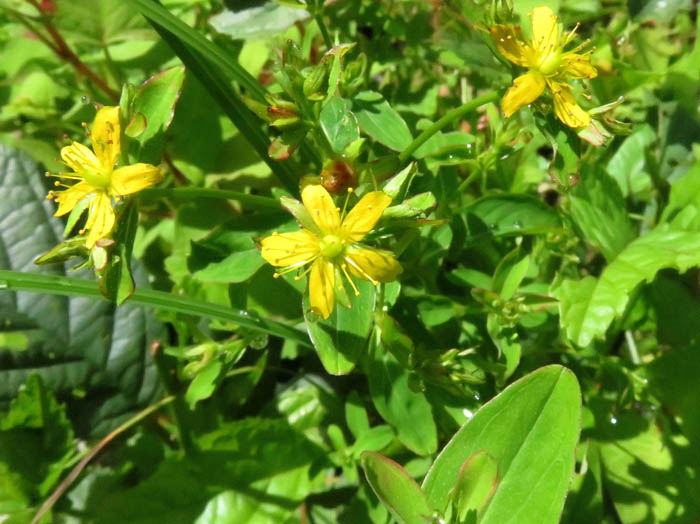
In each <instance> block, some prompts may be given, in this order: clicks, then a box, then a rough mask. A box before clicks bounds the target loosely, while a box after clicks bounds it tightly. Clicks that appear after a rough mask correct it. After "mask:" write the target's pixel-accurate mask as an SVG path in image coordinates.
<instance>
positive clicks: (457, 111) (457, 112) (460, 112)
mask: <svg viewBox="0 0 700 524" xmlns="http://www.w3.org/2000/svg"><path fill="white" fill-rule="evenodd" d="M499 96H501V95H500V93H498V92H497V91H492V92H491V93H486V94H485V95H481V96H478V97H476V98H475V99H473V100H470V101H469V102H467V103H466V104H462V105H461V106H459V107H456V108H454V109H453V110H452V111H449V112H448V113H446V114H445V116H443V117H442V118H441V119H440V120H438V121H437V122H435V123H434V124H433V125H431V126H430V127H429V128H428V129H426V130H425V131H423V132H422V133H421V134H420V135H418V136H417V137H416V138H415V139H414V140H413V142H411V143H410V144H408V147H407V148H406V149H404V150H403V151H402V152H401V154H399V160H400V161H401V163H405V162H406V161H407V160H408V159H409V158H411V155H413V153H415V151H416V149H418V148H419V147H420V146H422V145H423V144H424V143H425V142H427V141H428V139H429V138H430V137H431V136H433V135H434V134H435V133H437V132H438V131H440V130H441V129H442V128H443V127H445V126H447V125H449V124H451V123H452V122H454V121H455V120H457V119H458V118H460V117H462V116H464V115H466V114H467V113H470V112H472V111H474V110H475V109H476V108H478V107H479V106H482V105H484V104H488V103H489V102H495V101H496V100H498V97H499Z"/></svg>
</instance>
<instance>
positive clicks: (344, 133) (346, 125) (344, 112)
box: [319, 95, 360, 153]
mask: <svg viewBox="0 0 700 524" xmlns="http://www.w3.org/2000/svg"><path fill="white" fill-rule="evenodd" d="M319 120H320V123H321V129H323V133H324V134H325V135H326V138H327V139H328V142H329V143H330V145H331V147H332V148H333V151H335V152H336V153H341V152H342V151H343V150H344V149H345V148H346V147H347V146H348V145H350V143H351V142H353V141H355V140H357V139H358V138H360V130H359V129H358V124H357V117H356V116H355V114H354V113H352V112H351V111H350V110H349V109H348V106H347V103H346V102H345V100H343V99H342V98H340V97H339V96H337V95H336V96H334V97H333V98H331V99H330V100H329V101H328V103H327V104H326V105H325V106H324V108H323V109H322V110H321V115H320V117H319Z"/></svg>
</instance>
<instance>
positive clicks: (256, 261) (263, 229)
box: [187, 213, 294, 283]
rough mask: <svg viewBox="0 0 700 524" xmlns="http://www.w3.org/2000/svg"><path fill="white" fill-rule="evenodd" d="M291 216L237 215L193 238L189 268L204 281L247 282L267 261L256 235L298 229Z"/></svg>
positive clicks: (263, 235)
mask: <svg viewBox="0 0 700 524" xmlns="http://www.w3.org/2000/svg"><path fill="white" fill-rule="evenodd" d="M289 219H290V217H289V215H287V214H286V213H259V214H256V215H246V216H236V217H234V218H232V219H231V220H229V221H228V222H226V223H224V224H222V225H221V226H220V227H218V228H216V229H215V230H214V231H212V232H211V234H209V235H207V236H206V237H205V238H203V239H201V240H196V241H192V251H191V253H190V256H189V257H188V259H187V267H188V268H189V270H190V271H191V272H192V275H193V276H194V278H196V279H197V280H199V281H201V282H221V283H238V282H245V281H246V280H248V279H249V278H250V277H251V276H253V274H255V272H256V271H257V270H258V269H260V268H261V267H262V266H263V265H265V264H266V262H265V259H263V258H262V256H261V255H260V251H259V250H258V248H257V246H256V244H255V241H254V240H253V238H254V237H265V236H267V235H269V234H271V233H272V232H273V231H280V232H283V231H287V230H290V228H291V229H294V224H293V223H292V222H291V221H290V220H289Z"/></svg>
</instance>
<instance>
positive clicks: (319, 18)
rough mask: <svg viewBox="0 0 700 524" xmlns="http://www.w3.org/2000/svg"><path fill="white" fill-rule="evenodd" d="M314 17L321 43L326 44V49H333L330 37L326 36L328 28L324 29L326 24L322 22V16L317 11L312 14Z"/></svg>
mask: <svg viewBox="0 0 700 524" xmlns="http://www.w3.org/2000/svg"><path fill="white" fill-rule="evenodd" d="M313 15H314V20H316V23H317V24H318V28H319V29H320V30H321V36H322V37H323V43H324V44H326V47H327V48H328V49H330V48H332V47H333V42H332V41H331V37H330V35H329V34H328V28H327V27H326V23H325V22H324V21H323V14H322V13H321V12H319V11H318V10H314V12H313Z"/></svg>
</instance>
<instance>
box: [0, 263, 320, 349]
mask: <svg viewBox="0 0 700 524" xmlns="http://www.w3.org/2000/svg"><path fill="white" fill-rule="evenodd" d="M3 289H4V290H9V291H34V292H39V293H49V294H53V295H65V296H81V297H90V298H96V299H99V298H102V295H101V294H100V290H99V288H98V287H97V284H96V283H95V282H92V281H89V280H80V279H77V278H68V277H61V276H56V275H40V274H35V273H20V272H18V271H5V270H0V290H3ZM129 302H131V303H133V304H140V305H143V306H149V307H153V308H159V309H164V310H166V311H174V312H176V313H184V314H186V315H195V316H201V317H207V318H211V319H214V320H221V321H224V322H235V323H236V324H239V325H241V326H244V327H246V328H248V329H252V330H254V331H259V332H263V333H268V334H270V335H275V336H278V337H282V338H285V339H288V340H293V341H294V342H296V343H298V344H301V345H304V346H311V343H310V341H309V337H308V335H307V334H306V333H305V332H303V331H301V330H300V329H297V328H295V327H292V326H288V325H286V324H283V323H282V322H276V321H274V320H266V319H264V318H259V317H256V316H254V315H251V314H249V313H248V312H247V311H240V310H235V309H231V308H228V307H225V306H219V305H218V304H210V303H208V302H203V301H201V300H197V299H194V298H191V297H188V296H185V295H174V294H172V293H165V292H164V291H155V290H152V289H136V291H135V292H134V294H133V296H132V297H131V298H130V299H129Z"/></svg>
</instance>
